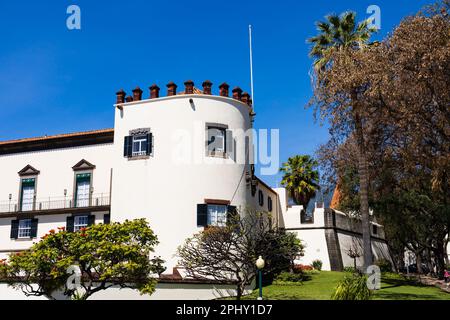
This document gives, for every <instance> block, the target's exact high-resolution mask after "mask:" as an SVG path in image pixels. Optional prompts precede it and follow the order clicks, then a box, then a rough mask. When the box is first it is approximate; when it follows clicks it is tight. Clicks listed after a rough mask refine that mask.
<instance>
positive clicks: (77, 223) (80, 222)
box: [73, 216, 89, 232]
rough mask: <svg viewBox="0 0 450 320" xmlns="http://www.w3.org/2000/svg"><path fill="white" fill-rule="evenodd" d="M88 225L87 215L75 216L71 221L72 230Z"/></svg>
mask: <svg viewBox="0 0 450 320" xmlns="http://www.w3.org/2000/svg"><path fill="white" fill-rule="evenodd" d="M88 225H89V218H88V216H75V217H74V221H73V231H74V232H77V231H80V229H82V228H86V227H87V226H88Z"/></svg>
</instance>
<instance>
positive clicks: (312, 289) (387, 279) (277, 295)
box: [243, 271, 450, 300]
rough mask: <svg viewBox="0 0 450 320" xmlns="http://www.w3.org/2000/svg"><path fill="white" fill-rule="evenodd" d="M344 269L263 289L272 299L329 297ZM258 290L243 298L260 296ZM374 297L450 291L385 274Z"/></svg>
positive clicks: (435, 296)
mask: <svg viewBox="0 0 450 320" xmlns="http://www.w3.org/2000/svg"><path fill="white" fill-rule="evenodd" d="M344 275H345V273H343V272H334V271H322V272H321V273H320V274H314V275H312V276H311V280H308V281H305V282H303V284H296V285H294V284H289V285H279V284H277V285H269V286H266V287H264V288H263V295H264V297H265V299H269V300H329V299H330V297H331V294H332V293H333V291H334V288H335V287H336V286H337V284H338V282H339V281H340V280H341V279H342V278H343V277H344ZM257 295H258V290H255V291H254V292H253V293H252V294H251V295H248V296H246V297H244V298H243V299H256V297H257ZM372 299H373V300H450V294H449V293H446V292H444V291H442V290H440V289H439V288H436V287H430V286H424V285H421V284H418V283H416V282H413V281H410V280H408V279H406V278H404V277H403V276H401V275H397V274H385V275H383V277H382V281H381V289H380V290H377V291H375V293H374V295H373V297H372Z"/></svg>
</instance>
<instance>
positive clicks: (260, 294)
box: [258, 270, 263, 300]
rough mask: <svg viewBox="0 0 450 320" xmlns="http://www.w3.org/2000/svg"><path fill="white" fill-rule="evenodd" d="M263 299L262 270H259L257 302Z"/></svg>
mask: <svg viewBox="0 0 450 320" xmlns="http://www.w3.org/2000/svg"><path fill="white" fill-rule="evenodd" d="M262 299H263V295H262V270H259V297H258V300H262Z"/></svg>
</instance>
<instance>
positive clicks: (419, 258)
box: [416, 251, 423, 274]
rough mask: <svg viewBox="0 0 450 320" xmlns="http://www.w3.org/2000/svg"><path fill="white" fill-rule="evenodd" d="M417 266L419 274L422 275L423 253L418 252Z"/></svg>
mask: <svg viewBox="0 0 450 320" xmlns="http://www.w3.org/2000/svg"><path fill="white" fill-rule="evenodd" d="M416 266H417V273H418V274H422V273H423V270H422V251H417V252H416Z"/></svg>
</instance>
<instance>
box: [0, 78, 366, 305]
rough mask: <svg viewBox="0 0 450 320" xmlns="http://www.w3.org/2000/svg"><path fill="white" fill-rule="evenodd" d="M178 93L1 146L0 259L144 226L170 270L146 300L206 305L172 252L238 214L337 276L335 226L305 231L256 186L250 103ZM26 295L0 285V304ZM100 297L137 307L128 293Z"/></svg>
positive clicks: (268, 191)
mask: <svg viewBox="0 0 450 320" xmlns="http://www.w3.org/2000/svg"><path fill="white" fill-rule="evenodd" d="M184 85H185V88H184V90H183V91H181V92H180V91H178V90H177V85H176V84H174V83H172V82H170V83H169V84H167V95H166V96H164V97H163V96H160V88H159V87H158V86H156V85H152V86H151V87H150V88H149V89H150V93H149V97H148V98H146V99H143V96H142V94H143V92H142V90H141V89H140V88H136V89H134V90H133V92H132V95H131V96H127V95H126V93H125V92H124V91H123V90H121V91H119V92H118V93H117V101H116V104H115V105H114V110H115V121H114V128H113V129H104V130H96V131H89V132H80V133H70V134H61V135H56V136H44V137H38V138H26V139H19V140H12V141H0V259H6V258H7V257H8V255H9V254H10V253H15V252H20V251H22V250H26V249H27V248H29V247H30V246H31V245H32V244H33V243H35V242H38V241H39V240H40V238H41V237H42V236H44V235H45V234H46V233H48V232H49V230H51V229H55V230H56V229H57V228H58V227H65V228H67V230H69V231H77V230H79V229H80V228H82V227H86V226H89V225H91V224H98V223H110V221H118V222H120V221H124V220H126V219H129V220H130V219H135V218H146V219H147V221H149V223H150V226H151V228H152V229H153V231H154V232H155V234H156V235H157V236H158V240H159V242H160V244H159V245H158V246H157V248H156V252H155V253H156V255H157V256H161V258H162V259H163V260H165V262H166V264H165V265H166V267H167V269H166V272H165V273H164V275H163V276H162V278H161V281H160V283H159V284H158V287H157V291H156V292H155V294H154V295H152V296H151V298H152V299H177V298H191V299H210V298H214V297H216V296H217V294H216V293H215V291H216V289H217V287H215V286H214V285H211V284H205V283H197V282H195V281H192V280H187V279H183V277H182V276H181V275H180V273H179V272H178V270H177V268H176V267H177V261H178V258H177V257H176V251H177V247H178V246H180V245H181V244H183V243H184V241H185V240H186V239H187V238H189V237H191V236H192V235H193V234H195V233H197V232H199V231H201V230H203V229H204V228H205V227H207V226H208V225H216V226H217V225H218V226H220V225H222V224H224V223H225V221H226V218H227V213H228V212H230V211H232V210H234V209H235V208H241V209H244V208H253V209H255V210H263V211H268V212H271V213H272V216H273V217H274V222H275V224H274V225H275V226H278V227H281V228H286V229H288V230H293V231H294V230H295V231H296V232H297V233H298V237H299V238H300V239H302V237H305V240H307V249H306V250H307V251H306V252H307V256H305V258H307V260H308V261H306V262H305V261H303V262H302V261H301V262H302V263H309V260H313V258H317V259H321V260H323V262H324V268H325V269H340V268H342V267H343V263H342V254H341V253H340V255H341V260H339V261H340V262H339V261H338V262H337V263H335V259H336V257H335V255H336V252H335V246H334V247H333V248H331V247H329V246H330V245H333V242H330V241H328V242H327V240H326V238H325V237H326V234H327V232H328V231H329V230H330V228H332V227H333V226H332V225H328V224H325V222H324V221H325V217H324V214H323V213H317V212H316V215H317V218H316V220H315V223H316V224H315V225H314V228H312V225H310V224H307V225H304V224H303V221H302V220H301V214H300V210H299V208H298V207H297V208H296V207H294V208H292V207H291V208H290V207H288V205H287V197H286V192H285V191H284V189H277V190H274V189H272V188H271V187H269V186H268V185H266V184H265V183H264V182H263V181H262V180H260V179H259V178H257V177H256V176H255V174H254V166H253V165H252V162H253V152H252V149H253V142H252V138H251V134H250V133H251V132H252V127H253V122H254V117H255V114H254V112H253V109H252V101H251V97H250V95H249V94H248V93H243V92H242V90H241V89H240V88H238V87H236V88H234V89H233V90H232V93H231V97H230V93H229V86H228V85H227V84H226V83H223V84H221V85H220V86H219V95H213V94H212V83H211V82H210V81H205V82H203V84H202V87H203V88H202V90H199V89H197V88H196V87H194V83H193V82H192V81H186V82H185V84H184ZM286 218H288V219H286ZM320 219H322V220H323V221H322V222H320V221H319V220H320ZM327 219H328V218H327ZM285 221H287V222H288V221H289V223H288V224H285ZM303 227H305V228H306V229H305V230H303V231H302V228H303ZM335 227H336V226H335ZM302 232H303V233H302ZM356 236H357V235H356ZM333 250H334V251H333ZM349 264H350V265H351V262H350V263H349ZM214 288H215V289H214ZM23 297H24V296H23V295H22V294H21V292H17V291H14V290H13V289H11V288H9V287H7V286H6V284H1V283H0V299H11V298H13V299H15V298H23ZM98 297H99V298H109V299H114V298H140V296H139V294H138V293H137V292H132V291H130V290H128V291H127V290H125V289H124V290H122V291H120V292H119V290H116V291H114V290H108V291H106V292H104V293H103V292H102V293H99V294H98Z"/></svg>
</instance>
